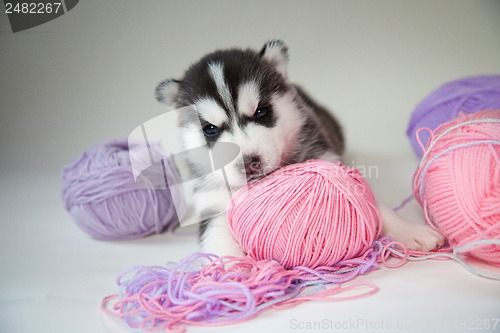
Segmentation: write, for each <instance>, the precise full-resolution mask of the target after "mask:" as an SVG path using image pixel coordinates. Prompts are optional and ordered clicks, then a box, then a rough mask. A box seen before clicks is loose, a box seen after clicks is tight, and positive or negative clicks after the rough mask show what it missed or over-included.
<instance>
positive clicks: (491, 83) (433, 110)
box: [406, 75, 500, 158]
mask: <svg viewBox="0 0 500 333" xmlns="http://www.w3.org/2000/svg"><path fill="white" fill-rule="evenodd" d="M497 109H500V75H484V76H475V77H467V78H463V79H460V80H456V81H452V82H448V83H446V84H445V85H443V86H441V87H440V88H438V89H437V90H435V91H434V92H432V93H431V94H430V95H429V96H427V97H426V98H425V99H424V100H423V101H422V102H421V103H420V104H419V105H418V106H417V107H416V108H415V110H414V111H413V113H412V115H411V119H410V123H409V124H408V129H407V132H406V133H407V135H408V138H409V139H410V141H411V144H412V146H413V149H414V150H415V152H416V154H417V155H418V157H419V158H421V157H422V155H423V153H424V151H423V148H422V147H421V146H420V144H419V142H418V140H417V136H416V132H417V131H418V129H419V128H422V127H425V128H429V129H431V130H435V129H436V128H437V127H438V126H439V125H441V124H444V123H446V122H448V121H450V120H452V119H454V118H455V117H457V116H458V113H459V112H464V113H475V112H479V111H483V110H497ZM419 140H420V141H421V142H422V144H423V147H425V146H426V145H427V143H428V141H429V134H428V133H421V135H420V136H419Z"/></svg>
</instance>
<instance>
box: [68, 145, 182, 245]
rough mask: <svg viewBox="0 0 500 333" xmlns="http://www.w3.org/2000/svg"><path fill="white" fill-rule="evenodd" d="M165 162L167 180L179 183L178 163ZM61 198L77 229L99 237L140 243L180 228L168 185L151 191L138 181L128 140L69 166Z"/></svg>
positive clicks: (95, 149)
mask: <svg viewBox="0 0 500 333" xmlns="http://www.w3.org/2000/svg"><path fill="white" fill-rule="evenodd" d="M163 161H164V166H165V168H164V170H165V173H166V175H165V176H166V178H167V179H178V178H179V174H178V170H177V168H176V166H175V164H174V163H173V161H172V160H171V159H168V158H167V159H164V160H163ZM173 194H174V195H176V193H173ZM62 199H63V202H64V206H65V208H66V210H67V211H68V212H69V214H70V216H71V217H72V219H73V221H74V222H75V223H76V225H77V226H78V227H79V228H80V229H82V230H83V231H84V232H86V233H87V234H89V235H90V236H92V237H93V238H96V239H101V240H126V239H137V238H142V237H145V236H148V235H151V234H154V233H161V232H163V231H173V230H174V229H175V228H176V227H177V226H178V225H179V220H178V217H177V213H176V210H175V205H174V201H173V198H172V195H171V193H170V190H169V189H168V188H167V187H166V186H165V187H164V188H152V187H150V188H148V187H146V186H144V185H141V184H137V183H136V182H135V180H134V176H133V173H132V167H131V162H130V158H129V146H128V142H127V140H117V141H112V142H109V143H106V144H101V145H96V146H94V147H92V148H90V149H89V150H87V151H85V152H84V153H83V154H82V155H81V156H80V157H79V158H78V159H77V160H75V161H74V162H72V163H71V164H69V165H67V166H66V167H65V168H64V169H63V171H62Z"/></svg>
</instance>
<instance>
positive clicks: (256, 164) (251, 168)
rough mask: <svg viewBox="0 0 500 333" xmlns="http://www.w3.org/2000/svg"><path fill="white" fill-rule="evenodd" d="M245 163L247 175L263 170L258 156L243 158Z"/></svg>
mask: <svg viewBox="0 0 500 333" xmlns="http://www.w3.org/2000/svg"><path fill="white" fill-rule="evenodd" d="M243 163H245V173H246V174H247V175H248V174H254V173H258V172H260V170H261V169H262V163H261V162H260V157H259V156H258V155H246V156H243Z"/></svg>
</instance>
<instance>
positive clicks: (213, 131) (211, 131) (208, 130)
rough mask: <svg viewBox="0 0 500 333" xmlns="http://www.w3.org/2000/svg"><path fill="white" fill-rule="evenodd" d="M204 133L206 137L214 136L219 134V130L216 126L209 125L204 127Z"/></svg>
mask: <svg viewBox="0 0 500 333" xmlns="http://www.w3.org/2000/svg"><path fill="white" fill-rule="evenodd" d="M203 133H205V135H206V136H214V135H217V134H219V128H218V127H217V126H215V125H212V124H208V125H205V126H203Z"/></svg>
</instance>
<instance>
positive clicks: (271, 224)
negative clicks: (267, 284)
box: [228, 160, 381, 268]
mask: <svg viewBox="0 0 500 333" xmlns="http://www.w3.org/2000/svg"><path fill="white" fill-rule="evenodd" d="M228 222H229V226H230V228H231V229H232V232H233V235H234V237H235V239H236V241H237V242H238V243H239V244H240V245H241V247H242V248H243V250H244V251H245V252H246V253H247V254H248V255H249V256H250V257H252V258H254V259H256V260H276V261H278V262H279V263H280V264H281V265H283V266H284V267H285V268H292V267H295V266H299V265H300V266H306V267H310V268H315V267H317V266H324V265H328V266H331V265H334V264H335V263H337V262H339V261H341V260H345V259H352V258H355V257H357V256H360V255H362V254H363V253H365V252H366V251H367V250H368V249H369V248H370V246H371V245H372V243H373V242H374V241H375V240H376V239H377V238H378V236H379V234H380V230H381V222H380V216H379V213H378V211H377V208H376V205H375V199H374V197H373V194H372V191H371V189H370V187H369V185H368V183H367V182H366V180H365V179H364V178H363V177H362V175H361V173H360V172H359V171H358V170H357V169H354V168H349V167H345V166H343V165H341V164H340V163H331V162H326V161H320V160H310V161H307V162H304V163H297V164H291V165H288V166H286V167H284V168H281V169H279V170H277V171H275V172H274V173H272V174H271V175H269V176H267V177H265V178H263V179H261V180H260V181H258V182H256V183H254V184H251V185H250V186H248V187H245V188H242V189H240V190H239V191H238V192H237V193H236V195H235V196H234V198H233V200H232V201H231V204H230V208H229V210H228Z"/></svg>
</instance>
